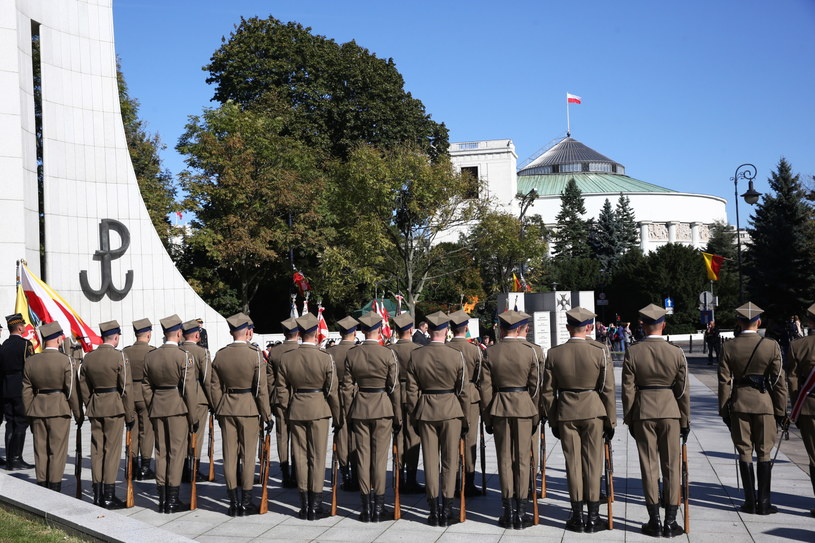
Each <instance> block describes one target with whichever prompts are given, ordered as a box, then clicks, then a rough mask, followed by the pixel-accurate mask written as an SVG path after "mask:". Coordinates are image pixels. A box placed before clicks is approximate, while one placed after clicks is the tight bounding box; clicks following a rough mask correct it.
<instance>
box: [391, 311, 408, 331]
mask: <svg viewBox="0 0 815 543" xmlns="http://www.w3.org/2000/svg"><path fill="white" fill-rule="evenodd" d="M393 322H394V324H396V328H397V329H398V330H399V331H400V332H402V331H404V330H407V329H408V328H412V327H413V315H411V314H410V313H408V312H407V311H405V312H404V313H399V314H398V315H396V316H395V317H394V318H393Z"/></svg>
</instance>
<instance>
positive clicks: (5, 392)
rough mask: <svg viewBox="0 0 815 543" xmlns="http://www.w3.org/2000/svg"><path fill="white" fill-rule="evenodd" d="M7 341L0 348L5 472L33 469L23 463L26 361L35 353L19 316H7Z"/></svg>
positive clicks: (26, 463)
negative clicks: (4, 430)
mask: <svg viewBox="0 0 815 543" xmlns="http://www.w3.org/2000/svg"><path fill="white" fill-rule="evenodd" d="M6 324H8V332H9V337H8V339H7V340H6V341H5V342H3V345H2V346H0V374H2V381H3V382H2V398H3V416H4V418H5V420H6V469H7V470H9V471H13V470H18V469H31V468H33V467H34V466H32V465H31V464H29V463H28V462H26V461H24V460H23V447H24V446H25V433H26V430H27V429H28V420H27V419H26V416H25V407H24V406H23V396H22V394H23V370H24V369H25V361H26V358H28V357H29V356H31V355H33V354H34V346H33V345H32V344H31V342H30V341H28V340H27V339H25V338H24V337H23V331H24V330H25V321H24V320H23V316H22V315H21V314H20V313H15V314H14V315H9V316H7V317H6Z"/></svg>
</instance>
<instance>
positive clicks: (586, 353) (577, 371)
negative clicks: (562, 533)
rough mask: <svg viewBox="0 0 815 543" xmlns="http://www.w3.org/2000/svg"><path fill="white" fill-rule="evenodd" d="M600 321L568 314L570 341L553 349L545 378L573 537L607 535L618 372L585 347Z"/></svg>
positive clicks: (577, 310)
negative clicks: (604, 483) (604, 518)
mask: <svg viewBox="0 0 815 543" xmlns="http://www.w3.org/2000/svg"><path fill="white" fill-rule="evenodd" d="M595 316H596V315H595V314H594V313H592V312H591V311H589V310H588V309H584V308H582V307H574V308H572V309H570V310H569V311H567V312H566V328H567V330H568V331H569V336H570V339H569V341H567V342H566V343H563V344H561V345H558V346H556V347H552V348H551V349H549V352H548V353H547V354H546V363H545V365H544V372H543V390H542V395H541V402H542V404H541V411H542V416H543V417H546V418H548V420H549V424H550V426H551V428H552V434H553V435H554V436H555V438H557V439H561V445H562V447H563V455H564V457H565V460H566V478H567V481H568V485H569V499H570V501H571V507H572V514H571V516H570V517H569V519H568V520H567V521H566V529H567V530H570V531H573V532H583V531H585V532H588V533H594V532H598V531H600V530H602V529H603V526H602V525H601V523H600V513H599V511H600V472H601V468H602V465H603V440H604V439H605V440H607V441H608V440H611V438H612V437H614V427H615V426H616V425H617V406H616V402H615V398H614V366H613V364H612V363H611V360H610V357H609V356H608V351H607V350H606V349H603V348H600V347H598V346H597V345H595V344H593V343H591V342H587V341H586V334H587V326H588V325H589V324H592V322H593V321H594V317H595ZM584 501H585V502H586V504H587V506H588V516H587V518H586V520H585V522H584V520H583V502H584Z"/></svg>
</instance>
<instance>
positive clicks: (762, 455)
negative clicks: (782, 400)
mask: <svg viewBox="0 0 815 543" xmlns="http://www.w3.org/2000/svg"><path fill="white" fill-rule="evenodd" d="M730 417H731V422H730V437H731V438H732V439H733V444H734V445H735V446H736V450H737V451H738V452H739V460H741V461H742V462H752V461H753V449H755V451H756V456H757V457H758V461H759V462H769V461H770V460H772V450H773V445H774V444H775V438H776V435H777V432H778V430H777V429H776V424H775V417H773V416H772V415H756V414H753V413H732V414H731V415H730Z"/></svg>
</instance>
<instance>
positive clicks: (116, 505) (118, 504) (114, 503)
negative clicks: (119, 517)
mask: <svg viewBox="0 0 815 543" xmlns="http://www.w3.org/2000/svg"><path fill="white" fill-rule="evenodd" d="M102 499H103V500H104V502H105V503H104V505H103V506H102V507H104V508H105V509H111V510H114V509H124V508H125V502H123V501H122V500H120V499H119V498H117V497H116V485H102Z"/></svg>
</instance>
